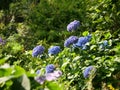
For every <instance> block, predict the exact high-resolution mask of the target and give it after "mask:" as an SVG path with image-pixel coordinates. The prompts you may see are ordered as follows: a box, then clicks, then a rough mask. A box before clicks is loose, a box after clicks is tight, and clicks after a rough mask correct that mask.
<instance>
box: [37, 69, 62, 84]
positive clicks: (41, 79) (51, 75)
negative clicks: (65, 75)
mask: <svg viewBox="0 0 120 90" xmlns="http://www.w3.org/2000/svg"><path fill="white" fill-rule="evenodd" d="M61 75H62V72H61V71H60V70H56V71H54V72H52V73H46V74H45V75H42V76H37V77H35V80H36V81H37V82H38V83H40V84H43V83H44V82H45V81H53V80H57V79H58V78H59V77H60V76H61Z"/></svg>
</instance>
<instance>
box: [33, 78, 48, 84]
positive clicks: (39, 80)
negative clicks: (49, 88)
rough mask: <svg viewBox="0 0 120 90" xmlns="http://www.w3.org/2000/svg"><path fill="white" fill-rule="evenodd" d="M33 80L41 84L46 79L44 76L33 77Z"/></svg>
mask: <svg viewBox="0 0 120 90" xmlns="http://www.w3.org/2000/svg"><path fill="white" fill-rule="evenodd" d="M35 80H36V81H37V82H38V83H40V84H43V83H44V82H45V80H46V77H45V76H37V77H35Z"/></svg>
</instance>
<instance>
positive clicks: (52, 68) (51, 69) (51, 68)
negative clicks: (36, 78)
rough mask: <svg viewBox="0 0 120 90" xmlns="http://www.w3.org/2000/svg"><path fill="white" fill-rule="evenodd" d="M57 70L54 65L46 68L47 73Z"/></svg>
mask: <svg viewBox="0 0 120 90" xmlns="http://www.w3.org/2000/svg"><path fill="white" fill-rule="evenodd" d="M54 70H55V66H54V65H53V64H49V65H47V66H46V73H52V72H53V71H54Z"/></svg>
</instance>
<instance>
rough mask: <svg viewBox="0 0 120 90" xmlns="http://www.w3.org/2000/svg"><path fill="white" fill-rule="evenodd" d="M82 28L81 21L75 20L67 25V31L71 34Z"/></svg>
mask: <svg viewBox="0 0 120 90" xmlns="http://www.w3.org/2000/svg"><path fill="white" fill-rule="evenodd" d="M79 26H80V21H77V20H74V21H72V22H71V23H69V24H68V25H67V31H69V32H71V31H74V30H76V29H77V28H78V27H79Z"/></svg>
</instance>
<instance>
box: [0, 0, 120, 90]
mask: <svg viewBox="0 0 120 90" xmlns="http://www.w3.org/2000/svg"><path fill="white" fill-rule="evenodd" d="M74 20H78V21H80V27H79V28H78V29H77V30H76V31H75V32H68V31H67V25H68V24H69V23H70V22H72V21H74ZM119 33H120V1H119V0H75V1H74V0H0V38H1V39H2V40H3V41H0V90H16V89H18V88H20V90H43V89H45V90H46V88H47V89H48V90H63V89H64V90H93V89H94V90H119V89H120V34H119ZM88 34H91V35H92V38H91V40H90V42H89V43H87V47H88V48H87V49H86V50H82V49H80V48H75V49H73V48H72V50H71V48H66V47H64V41H65V40H66V38H68V37H69V36H72V35H74V36H78V37H81V36H87V35H88ZM104 40H107V41H108V44H107V46H104V47H103V48H101V47H100V45H101V44H103V42H104ZM37 45H43V46H44V47H45V52H44V53H43V56H42V57H41V58H40V57H37V58H36V57H32V50H33V48H34V47H35V46H37ZM55 45H58V46H60V47H61V52H60V53H59V54H57V55H54V56H49V55H48V48H49V47H50V46H55ZM48 64H54V65H55V66H56V68H57V69H60V70H61V71H62V76H61V77H60V78H59V80H57V81H51V82H46V83H45V84H43V85H41V84H39V83H38V82H36V81H35V80H34V77H35V76H36V73H35V72H36V71H37V70H38V69H40V70H43V72H44V68H45V66H46V65H48ZM90 65H93V66H95V68H96V73H95V76H94V77H93V78H87V79H85V78H84V77H83V71H84V69H85V68H86V67H87V66H90Z"/></svg>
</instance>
